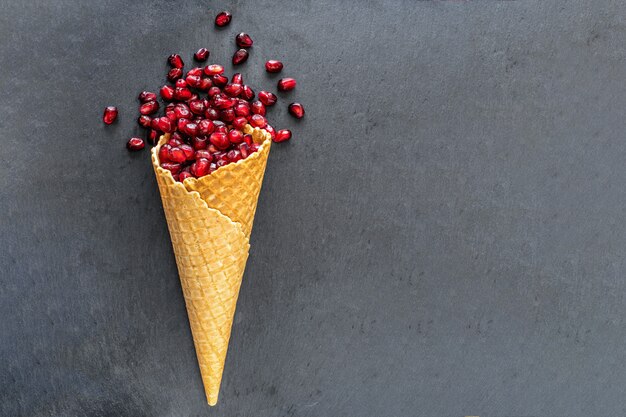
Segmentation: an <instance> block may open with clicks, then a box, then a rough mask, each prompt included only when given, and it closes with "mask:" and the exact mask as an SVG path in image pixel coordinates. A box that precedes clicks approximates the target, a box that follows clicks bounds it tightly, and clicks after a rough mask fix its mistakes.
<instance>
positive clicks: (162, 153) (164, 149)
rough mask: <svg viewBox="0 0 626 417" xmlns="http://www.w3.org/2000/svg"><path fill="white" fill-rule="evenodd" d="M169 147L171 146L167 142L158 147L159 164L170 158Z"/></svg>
mask: <svg viewBox="0 0 626 417" xmlns="http://www.w3.org/2000/svg"><path fill="white" fill-rule="evenodd" d="M170 149H172V147H171V146H170V145H168V144H167V143H166V144H165V145H163V146H161V149H159V161H160V162H161V164H163V162H168V161H169V160H170Z"/></svg>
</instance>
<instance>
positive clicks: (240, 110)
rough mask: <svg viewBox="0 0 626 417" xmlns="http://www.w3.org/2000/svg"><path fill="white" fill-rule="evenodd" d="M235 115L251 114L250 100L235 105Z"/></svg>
mask: <svg viewBox="0 0 626 417" xmlns="http://www.w3.org/2000/svg"><path fill="white" fill-rule="evenodd" d="M235 115H237V116H249V115H250V105H249V104H248V102H245V101H244V102H243V103H238V104H237V105H236V106H235Z"/></svg>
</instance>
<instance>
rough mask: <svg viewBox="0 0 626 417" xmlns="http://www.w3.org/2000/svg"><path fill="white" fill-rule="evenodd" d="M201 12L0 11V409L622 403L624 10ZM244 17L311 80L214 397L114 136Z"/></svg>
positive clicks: (324, 6)
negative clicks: (143, 97)
mask: <svg viewBox="0 0 626 417" xmlns="http://www.w3.org/2000/svg"><path fill="white" fill-rule="evenodd" d="M210 6H211V8H212V9H213V11H211V12H210V11H208V8H209V2H204V1H193V0H190V1H185V2H183V1H176V2H174V1H165V0H162V1H154V2H148V1H142V0H140V1H134V2H127V1H121V0H102V1H97V2H96V1H90V2H87V1H83V2H77V1H69V0H55V1H44V0H30V1H27V2H21V1H16V0H0V59H1V62H2V63H3V65H2V72H1V73H0V91H2V94H1V95H0V131H2V145H1V146H0V158H1V160H2V163H0V213H2V215H0V236H1V238H2V239H1V240H0V271H1V272H0V415H2V416H27V417H43V416H46V417H48V416H74V415H88V416H133V417H142V416H150V417H154V416H159V417H160V416H168V417H169V416H172V417H173V416H229V417H233V416H254V417H265V416H311V417H324V416H328V417H330V416H359V417H370V416H371V417H374V416H376V417H379V416H414V415H424V416H434V415H438V416H463V415H480V416H483V417H484V416H487V417H489V416H492V417H493V416H496V417H497V416H512V415H515V416H565V415H567V416H587V415H598V416H599V415H624V414H625V413H626V400H625V399H624V396H623V393H624V390H625V389H626V368H625V367H624V366H623V364H624V362H625V360H626V347H625V344H624V340H625V336H626V326H625V322H624V319H623V317H626V304H625V303H624V290H625V287H626V283H625V281H624V277H625V275H626V260H625V257H624V254H625V253H626V222H624V216H625V214H626V213H625V211H626V209H625V207H626V189H625V186H624V184H626V170H625V169H624V161H625V160H626V141H625V140H624V131H625V130H626V129H625V127H626V126H625V122H624V116H623V112H624V109H625V108H626V87H625V85H626V83H625V81H626V70H625V69H626V21H625V17H624V16H626V3H624V2H623V1H619V0H615V1H602V0H599V1H594V2H587V4H581V3H576V2H544V1H531V0H527V1H506V2H495V1H475V2H418V1H413V0H405V1H382V0H381V1H365V0H363V1H355V2H347V1H340V0H318V1H298V2H295V1H286V0H280V1H270V0H255V1H248V2H243V1H237V2H233V3H231V4H227V2H224V1H216V2H210ZM224 7H228V8H229V9H230V10H231V11H232V12H233V14H234V18H233V21H232V24H231V25H230V26H229V27H228V28H226V29H225V30H222V31H219V32H218V31H215V30H214V28H213V24H212V18H213V16H214V12H215V11H216V10H218V9H222V8H224ZM241 30H246V31H248V32H249V33H250V34H251V35H252V36H253V38H254V41H255V46H254V47H253V48H252V53H251V57H250V59H249V61H248V63H247V64H246V67H245V70H244V73H245V75H246V76H247V78H248V79H249V80H250V82H251V84H252V85H254V86H256V87H257V89H258V88H261V87H264V88H270V87H273V86H274V85H275V81H276V77H268V76H267V75H266V74H265V73H264V72H263V71H261V69H262V63H263V62H264V60H265V59H267V58H279V59H282V60H284V62H285V63H286V67H285V70H284V73H283V74H284V75H286V76H287V75H294V76H295V77H297V79H298V82H299V83H298V88H297V89H296V91H294V92H293V94H289V95H282V94H281V95H280V99H281V103H282V104H281V105H279V106H278V108H277V109H276V111H275V112H274V114H273V116H272V118H273V119H274V120H279V121H283V122H282V123H277V127H290V128H293V130H294V139H293V140H292V143H290V144H287V145H285V146H276V147H275V148H274V150H273V152H272V155H271V156H270V161H269V165H268V170H267V174H266V180H265V185H264V188H263V191H262V193H261V198H260V201H259V207H258V210H257V216H256V222H255V227H254V231H253V233H252V241H251V245H252V247H251V253H250V258H249V261H248V267H247V270H246V275H245V277H244V282H243V285H242V288H241V293H240V298H239V304H238V308H237V313H236V317H235V324H234V327H233V334H232V338H231V346H230V349H229V353H228V358H227V362H226V369H225V374H224V380H223V385H222V392H221V395H220V402H219V404H218V406H217V407H216V408H212V409H210V408H209V407H208V406H207V405H206V402H205V398H204V394H203V390H202V383H201V380H200V375H199V371H198V365H197V362H196V358H195V353H194V349H193V344H192V339H191V334H190V330H189V325H188V321H187V314H186V312H185V306H184V303H183V298H182V294H181V289H180V284H179V282H178V277H177V273H176V265H175V263H174V257H173V253H172V249H171V246H170V241H169V237H168V234H167V227H166V223H165V218H164V215H163V211H162V208H161V203H160V201H159V195H158V190H157V186H156V183H155V180H154V176H153V175H154V174H153V173H152V170H151V167H150V158H149V154H148V152H143V153H140V154H135V155H130V156H129V155H128V152H127V151H126V149H125V148H124V143H125V141H126V139H127V138H128V137H129V136H130V135H133V134H135V133H137V132H138V131H139V128H138V127H137V126H136V124H135V118H136V101H135V96H136V93H137V92H139V91H140V90H141V89H144V88H154V87H156V86H157V85H159V83H161V82H162V80H163V75H164V70H165V68H166V65H165V58H166V57H167V55H168V54H170V53H172V52H175V51H176V52H181V53H183V54H184V58H185V60H186V61H190V60H191V54H192V53H193V52H194V51H195V50H196V49H197V48H199V47H201V46H206V47H208V48H210V49H211V56H212V58H211V61H217V62H229V61H228V60H229V58H230V56H231V54H232V52H233V51H234V49H235V47H234V40H233V37H234V34H235V33H237V32H238V31H241ZM254 66H256V68H257V69H258V70H256V71H252V68H253V67H254ZM228 70H229V71H230V68H228ZM291 99H297V100H299V101H302V102H303V103H304V105H305V106H306V111H307V116H306V118H305V119H303V120H302V121H301V122H297V121H294V120H292V119H290V118H289V117H288V115H287V112H286V104H287V103H288V102H289V101H288V100H291ZM111 104H116V105H117V106H118V107H119V109H120V120H119V122H118V123H117V124H116V125H114V126H108V127H107V126H104V125H103V124H102V122H101V116H102V110H103V108H104V107H105V106H106V105H111ZM35 108H38V109H39V111H38V113H36V114H34V115H31V114H29V113H28V110H29V109H35ZM111 169H112V170H115V171H117V172H118V173H119V176H118V177H117V179H114V180H113V181H108V182H104V181H103V178H104V177H103V173H104V172H105V171H108V170H111Z"/></svg>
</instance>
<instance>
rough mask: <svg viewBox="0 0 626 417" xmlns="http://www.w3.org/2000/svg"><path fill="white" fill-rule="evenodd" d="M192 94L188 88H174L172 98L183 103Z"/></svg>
mask: <svg viewBox="0 0 626 417" xmlns="http://www.w3.org/2000/svg"><path fill="white" fill-rule="evenodd" d="M192 95H193V93H192V92H191V90H189V89H188V88H181V87H176V89H175V90H174V98H175V99H176V100H180V101H185V100H189V99H191V96H192Z"/></svg>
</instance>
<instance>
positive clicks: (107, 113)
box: [102, 106, 117, 125]
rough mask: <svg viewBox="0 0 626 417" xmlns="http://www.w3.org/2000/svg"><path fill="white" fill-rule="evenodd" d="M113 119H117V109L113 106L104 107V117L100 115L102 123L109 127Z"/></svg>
mask: <svg viewBox="0 0 626 417" xmlns="http://www.w3.org/2000/svg"><path fill="white" fill-rule="evenodd" d="M115 119H117V107H115V106H108V107H106V108H105V109H104V115H102V121H103V122H104V123H105V124H107V125H110V124H111V123H113V122H114V121H115Z"/></svg>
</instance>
